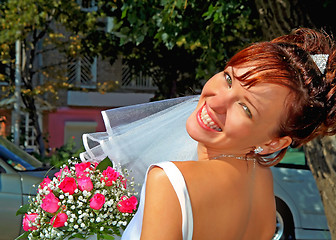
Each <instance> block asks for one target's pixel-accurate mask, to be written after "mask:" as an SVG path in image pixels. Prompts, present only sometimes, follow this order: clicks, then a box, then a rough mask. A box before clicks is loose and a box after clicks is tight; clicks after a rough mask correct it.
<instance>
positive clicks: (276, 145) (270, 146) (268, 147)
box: [260, 136, 292, 154]
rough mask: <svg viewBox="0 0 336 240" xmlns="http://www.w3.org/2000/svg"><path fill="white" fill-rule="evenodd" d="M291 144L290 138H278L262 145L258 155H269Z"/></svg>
mask: <svg viewBox="0 0 336 240" xmlns="http://www.w3.org/2000/svg"><path fill="white" fill-rule="evenodd" d="M291 143H292V138H290V137H288V136H285V137H280V138H274V139H272V140H271V141H269V142H268V143H266V144H264V146H262V148H263V149H264V150H263V151H262V152H261V153H260V154H270V153H275V152H277V151H280V150H281V149H284V148H286V147H288V146H289V145H290V144H291Z"/></svg>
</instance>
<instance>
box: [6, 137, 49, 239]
mask: <svg viewBox="0 0 336 240" xmlns="http://www.w3.org/2000/svg"><path fill="white" fill-rule="evenodd" d="M46 173H47V170H46V168H43V165H42V163H41V162H40V161H38V160H37V159H35V158H34V157H32V156H31V155H29V154H28V153H26V152H24V151H23V150H21V149H20V148H19V147H17V146H16V145H14V144H13V143H11V142H10V141H8V140H6V139H4V138H2V137H0V239H1V240H11V239H15V238H16V237H18V236H19V235H20V234H21V233H22V231H23V230H22V217H23V216H22V215H19V216H16V211H17V210H18V209H19V208H20V206H22V205H24V204H26V203H28V196H29V195H35V194H36V188H34V187H33V185H34V184H35V185H37V184H39V183H40V182H41V181H42V180H43V177H44V176H45V175H46ZM50 174H53V173H50Z"/></svg>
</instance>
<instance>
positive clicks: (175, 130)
mask: <svg viewBox="0 0 336 240" xmlns="http://www.w3.org/2000/svg"><path fill="white" fill-rule="evenodd" d="M198 98H199V96H189V97H182V98H175V99H169V100H163V101H158V102H151V103H145V104H139V105H133V106H128V107H122V108H116V109H111V110H107V111H103V112H102V115H103V119H104V123H105V127H106V132H97V133H90V134H84V135H83V143H84V147H85V151H86V152H83V153H81V154H80V158H81V160H82V161H90V162H100V161H102V160H103V159H105V158H106V157H108V158H109V159H110V160H111V161H112V162H113V164H114V166H115V167H117V168H118V167H122V168H127V169H128V170H130V171H131V173H130V175H131V176H132V177H134V181H135V182H136V183H141V184H142V183H143V181H144V177H145V174H146V170H147V168H148V167H149V165H151V164H153V163H157V162H163V161H186V160H196V159H197V142H196V141H194V140H193V139H192V138H190V137H189V135H188V133H187V131H186V128H185V123H186V120H187V118H188V117H189V115H190V114H191V113H192V112H193V111H194V110H195V108H196V105H197V102H198Z"/></svg>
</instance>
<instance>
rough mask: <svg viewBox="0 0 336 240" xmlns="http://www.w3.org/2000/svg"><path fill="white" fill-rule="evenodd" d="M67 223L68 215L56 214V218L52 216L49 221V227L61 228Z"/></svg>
mask: <svg viewBox="0 0 336 240" xmlns="http://www.w3.org/2000/svg"><path fill="white" fill-rule="evenodd" d="M66 221H68V215H66V214H65V213H62V212H60V213H58V214H57V215H56V216H53V217H52V218H51V220H50V224H51V226H53V227H54V228H58V227H63V226H64V223H65V222H66Z"/></svg>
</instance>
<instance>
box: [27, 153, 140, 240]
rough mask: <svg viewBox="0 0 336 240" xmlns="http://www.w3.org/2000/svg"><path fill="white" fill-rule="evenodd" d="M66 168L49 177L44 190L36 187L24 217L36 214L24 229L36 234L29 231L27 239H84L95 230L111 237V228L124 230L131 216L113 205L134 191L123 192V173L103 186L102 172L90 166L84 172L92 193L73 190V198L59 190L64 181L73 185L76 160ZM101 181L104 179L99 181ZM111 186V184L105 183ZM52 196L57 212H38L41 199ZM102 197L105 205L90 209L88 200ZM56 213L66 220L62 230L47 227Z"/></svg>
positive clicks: (70, 162) (63, 167)
mask: <svg viewBox="0 0 336 240" xmlns="http://www.w3.org/2000/svg"><path fill="white" fill-rule="evenodd" d="M68 163H69V165H68V167H67V166H66V165H63V166H62V168H61V172H60V174H59V176H58V177H53V178H52V179H51V180H50V182H49V184H44V187H43V188H42V187H41V186H38V190H37V195H36V197H34V198H32V199H30V207H29V211H28V212H27V214H38V215H37V217H36V218H35V221H33V222H32V221H31V222H30V223H29V224H28V226H29V227H36V228H37V229H36V230H33V231H29V234H28V237H27V238H28V239H34V240H35V239H65V238H67V237H69V236H71V235H72V234H74V233H79V234H83V236H84V237H87V236H88V235H90V234H93V233H95V232H96V231H97V229H99V231H100V232H101V233H105V234H111V232H113V231H114V230H113V228H112V227H115V226H117V227H122V228H124V227H125V226H126V225H127V223H128V222H129V220H130V219H131V218H132V217H133V215H134V212H133V213H131V214H130V213H122V212H120V211H119V210H118V208H117V204H118V202H119V201H120V199H121V198H122V196H127V197H131V196H133V195H134V193H133V192H134V191H131V192H130V191H129V190H128V189H125V187H124V184H123V182H122V180H123V179H125V176H128V174H126V175H124V174H125V172H126V173H127V170H125V171H124V173H123V174H122V173H120V174H121V178H117V179H116V180H115V181H114V182H113V184H112V186H106V182H107V180H108V179H107V177H106V176H104V175H103V171H100V170H97V169H95V166H94V165H93V164H92V165H91V167H90V168H87V169H86V170H85V171H84V172H85V175H86V176H89V177H90V179H91V181H92V184H93V189H92V190H91V191H87V190H84V191H81V190H79V188H78V187H77V188H76V189H75V190H74V194H69V193H68V192H64V191H63V190H61V189H60V188H59V185H60V184H61V183H62V181H63V179H64V178H65V177H70V178H74V179H75V180H76V181H77V177H78V176H76V167H75V165H76V164H77V163H78V161H77V160H76V159H74V158H73V159H69V160H68ZM123 175H124V176H123ZM101 179H105V180H106V182H105V181H102V180H101ZM109 182H111V181H109ZM127 184H128V186H134V182H130V181H128V183H127ZM50 192H53V194H54V195H55V197H56V198H58V199H59V200H60V201H59V203H58V205H59V206H60V207H59V210H58V211H57V212H56V213H53V214H50V213H47V212H45V211H44V210H43V209H42V208H41V204H42V201H43V199H44V196H46V195H47V194H49V193H50ZM98 193H99V194H103V195H104V197H105V203H104V204H103V206H102V207H101V208H100V209H99V210H95V209H92V208H91V207H90V201H89V200H90V199H91V198H92V197H93V196H94V194H98ZM58 213H64V214H66V216H67V221H64V227H63V228H59V227H53V226H52V224H51V217H52V216H54V215H55V214H58Z"/></svg>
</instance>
